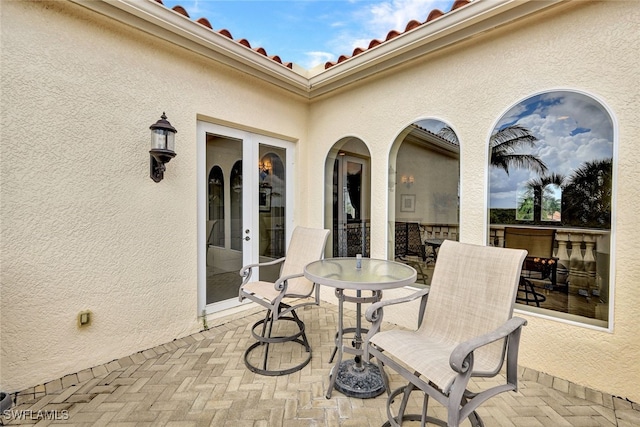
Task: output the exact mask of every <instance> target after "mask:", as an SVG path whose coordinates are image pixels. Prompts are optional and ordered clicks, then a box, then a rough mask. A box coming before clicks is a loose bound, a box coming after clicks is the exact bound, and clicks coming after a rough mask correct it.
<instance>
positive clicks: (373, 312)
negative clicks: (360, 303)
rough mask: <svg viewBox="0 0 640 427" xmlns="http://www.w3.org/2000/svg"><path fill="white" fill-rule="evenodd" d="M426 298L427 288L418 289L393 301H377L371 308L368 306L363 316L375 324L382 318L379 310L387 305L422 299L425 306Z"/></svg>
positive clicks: (422, 310)
mask: <svg viewBox="0 0 640 427" xmlns="http://www.w3.org/2000/svg"><path fill="white" fill-rule="evenodd" d="M428 296H429V288H424V289H420V290H419V291H418V292H414V293H412V294H411V295H407V296H406V297H401V298H394V299H390V300H385V301H378V302H376V303H373V304H371V306H369V308H368V309H367V311H366V312H365V314H364V315H365V317H366V319H367V320H368V321H369V322H376V321H379V318H381V317H382V316H381V314H382V311H381V310H380V309H382V308H383V307H386V306H388V305H394V304H401V303H405V302H411V301H413V300H415V299H418V298H424V299H423V304H426V297H428ZM421 312H424V308H423V307H422V306H421ZM420 314H422V313H420ZM420 317H422V316H420Z"/></svg>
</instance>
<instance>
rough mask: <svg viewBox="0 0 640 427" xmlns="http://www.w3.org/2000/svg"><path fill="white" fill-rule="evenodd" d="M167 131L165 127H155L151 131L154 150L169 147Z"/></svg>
mask: <svg viewBox="0 0 640 427" xmlns="http://www.w3.org/2000/svg"><path fill="white" fill-rule="evenodd" d="M166 133H170V132H167V131H165V130H163V129H153V130H152V131H151V149H152V150H165V149H166V148H167V138H166V136H165V134H166Z"/></svg>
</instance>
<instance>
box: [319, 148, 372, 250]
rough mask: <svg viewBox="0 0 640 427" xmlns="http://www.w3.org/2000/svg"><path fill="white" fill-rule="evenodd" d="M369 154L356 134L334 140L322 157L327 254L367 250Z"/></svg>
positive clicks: (368, 238)
mask: <svg viewBox="0 0 640 427" xmlns="http://www.w3.org/2000/svg"><path fill="white" fill-rule="evenodd" d="M369 160H370V154H369V149H368V148H367V146H366V145H365V144H364V143H363V142H362V141H361V140H360V139H358V138H353V137H348V138H343V139H342V140H340V141H338V142H336V143H335V144H334V146H333V147H332V148H331V151H330V152H329V154H328V155H327V159H326V161H325V170H324V173H325V176H326V179H327V181H326V182H325V186H326V187H325V189H326V191H325V227H327V228H328V229H330V230H331V234H330V242H329V243H328V244H327V253H326V254H325V255H326V256H328V257H330V256H331V257H354V256H356V254H362V256H363V257H368V256H369V254H370V240H371V239H370V226H371V223H370V219H369V218H370V212H371V190H370V188H371V174H370V172H369Z"/></svg>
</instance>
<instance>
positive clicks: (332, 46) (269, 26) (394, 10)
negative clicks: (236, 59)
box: [163, 0, 454, 69]
mask: <svg viewBox="0 0 640 427" xmlns="http://www.w3.org/2000/svg"><path fill="white" fill-rule="evenodd" d="M453 1H454V0H388V1H381V0H341V1H335V0H280V1H271V0H252V1H248V0H240V1H238V0H222V1H221V0H163V3H164V5H165V6H167V7H169V8H172V7H173V6H175V5H180V6H182V7H184V8H185V9H186V10H187V12H188V13H189V16H190V17H191V19H194V20H195V19H198V18H201V17H205V18H207V19H208V20H209V22H210V23H211V26H212V27H213V29H214V30H216V31H219V30H221V29H227V30H229V31H230V32H231V34H232V35H233V38H234V39H235V40H239V39H243V38H244V39H247V40H249V43H251V47H254V48H255V47H263V48H264V49H265V50H266V51H267V54H268V55H269V56H273V55H278V56H279V57H280V58H281V59H282V61H283V62H285V63H286V62H294V63H296V64H298V65H300V66H301V67H303V68H306V69H310V68H313V67H315V66H316V65H318V64H324V63H325V62H327V61H335V60H336V59H337V58H338V57H339V56H340V55H348V56H350V55H351V54H352V52H353V50H354V49H355V48H356V47H362V48H367V47H368V46H369V42H370V41H371V40H372V39H380V40H384V38H385V37H386V35H387V33H388V32H389V31H391V30H398V31H404V29H405V27H406V25H407V23H408V22H409V21H411V20H412V19H415V20H418V21H420V22H424V21H425V20H426V19H427V16H428V15H429V12H431V11H432V10H433V9H440V10H441V11H443V12H445V13H446V12H448V11H449V10H451V6H452V4H453Z"/></svg>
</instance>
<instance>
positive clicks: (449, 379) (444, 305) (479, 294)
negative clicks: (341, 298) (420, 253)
mask: <svg viewBox="0 0 640 427" xmlns="http://www.w3.org/2000/svg"><path fill="white" fill-rule="evenodd" d="M526 254H527V252H526V251H524V250H516V249H505V248H494V247H489V246H477V245H470V244H464V243H459V242H455V241H451V240H445V241H444V242H443V243H442V246H441V248H440V251H439V254H438V262H437V263H436V266H435V270H434V272H433V276H432V278H431V287H430V288H429V289H422V290H420V291H418V292H416V293H414V294H412V295H410V296H407V297H405V298H399V299H394V300H387V301H384V300H383V301H380V302H377V303H375V304H372V305H371V306H370V307H369V309H368V310H367V312H366V317H367V319H368V320H369V321H370V322H373V325H372V327H371V332H370V333H369V335H368V336H367V340H366V343H367V344H366V346H365V355H364V357H365V360H369V357H375V358H376V359H377V360H378V364H379V365H380V368H381V369H382V368H383V367H384V366H385V365H386V366H387V367H390V368H392V369H393V370H395V371H396V372H398V373H399V374H400V375H402V376H403V377H404V378H405V379H407V380H408V381H409V383H408V385H406V386H403V387H400V388H398V389H397V390H395V391H394V392H392V393H390V395H389V397H388V400H387V415H388V418H389V422H388V423H387V424H386V425H393V426H397V425H400V424H401V423H402V422H403V421H421V422H422V424H421V425H424V423H426V422H429V423H434V424H437V425H441V426H450V427H451V426H458V425H460V423H461V422H462V421H463V420H464V419H465V418H469V420H470V421H471V425H473V426H482V425H483V424H482V421H481V420H480V418H479V416H478V415H477V413H476V412H475V410H476V408H477V407H478V406H479V405H480V404H482V403H483V402H485V401H486V400H487V399H489V398H490V397H493V396H495V395H496V394H498V393H501V392H504V391H510V390H516V389H517V359H518V344H519V340H520V332H521V328H522V326H523V325H525V324H526V321H525V320H524V319H521V318H517V317H512V312H513V306H514V300H515V297H516V290H517V288H518V280H519V279H520V270H521V268H522V261H523V260H524V258H525V256H526ZM417 298H421V303H420V309H419V310H418V316H417V317H418V318H417V325H418V327H417V329H416V330H413V331H410V330H399V329H398V330H389V331H383V332H379V331H380V325H381V322H382V317H383V316H382V315H383V307H387V306H389V305H392V304H399V303H403V302H409V301H413V300H415V299H417ZM505 353H506V356H507V367H506V383H505V384H498V385H494V384H495V381H492V382H488V383H487V384H490V385H494V386H492V387H489V388H487V389H485V390H483V391H481V392H478V393H474V392H471V391H470V390H469V389H468V383H469V381H470V379H471V377H493V376H496V375H497V374H498V373H499V372H500V370H501V369H502V365H503V362H504V358H505ZM496 381H497V380H496ZM385 382H386V385H387V390H389V387H388V385H389V380H388V378H385ZM413 391H418V392H422V393H424V400H423V405H422V413H420V414H405V411H406V409H407V403H408V402H409V397H410V394H411V392H413ZM400 394H403V397H402V401H401V402H400V404H399V405H395V406H399V408H397V411H396V412H397V413H396V414H394V413H393V412H394V410H393V408H392V405H393V404H394V403H395V399H396V397H398V396H399V395H400ZM430 397H432V398H434V399H435V400H436V401H438V402H440V403H441V404H442V405H444V407H445V408H446V409H447V411H448V418H447V420H446V421H444V420H440V419H436V418H435V417H433V416H432V415H431V416H428V415H427V407H428V402H429V398H430Z"/></svg>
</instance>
